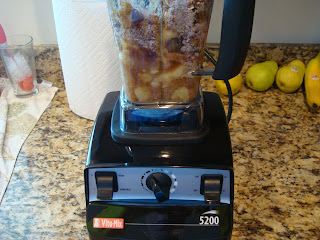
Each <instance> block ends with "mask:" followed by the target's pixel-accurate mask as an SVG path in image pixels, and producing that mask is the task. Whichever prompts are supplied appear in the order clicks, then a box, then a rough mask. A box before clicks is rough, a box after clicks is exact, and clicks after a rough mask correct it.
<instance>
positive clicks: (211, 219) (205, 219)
mask: <svg viewBox="0 0 320 240" xmlns="http://www.w3.org/2000/svg"><path fill="white" fill-rule="evenodd" d="M199 224H200V225H211V226H219V217H218V216H200V219H199Z"/></svg>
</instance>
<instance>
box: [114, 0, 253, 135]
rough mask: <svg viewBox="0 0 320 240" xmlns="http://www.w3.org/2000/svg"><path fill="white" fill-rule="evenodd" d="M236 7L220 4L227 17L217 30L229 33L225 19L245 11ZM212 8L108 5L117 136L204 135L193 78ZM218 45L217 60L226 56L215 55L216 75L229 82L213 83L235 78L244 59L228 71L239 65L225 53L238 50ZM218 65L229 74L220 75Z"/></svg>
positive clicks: (161, 1)
mask: <svg viewBox="0 0 320 240" xmlns="http://www.w3.org/2000/svg"><path fill="white" fill-rule="evenodd" d="M238 2H241V3H243V2H242V1H238ZM251 2H253V3H254V1H251ZM241 3H237V1H235V0H226V1H225V11H224V15H229V17H225V16H224V20H223V25H228V24H229V25H230V26H231V28H232V24H230V16H231V17H232V18H236V16H237V14H236V12H239V9H240V10H241V9H242V10H243V9H245V7H246V6H242V4H241ZM228 6H229V7H228ZM230 6H232V7H230ZM212 7H213V0H108V10H109V16H110V20H111V23H112V26H113V32H114V36H115V40H116V44H117V50H118V53H119V59H120V68H121V77H122V91H121V94H120V104H119V105H120V113H119V115H120V119H119V122H120V129H121V131H122V132H124V133H139V134H140V133H188V134H190V133H192V132H201V131H202V130H203V129H204V124H205V123H204V118H203V112H204V104H203V97H202V92H201V87H200V78H201V77H200V76H197V75H195V74H193V73H194V72H197V70H199V69H200V68H201V64H202V61H203V57H204V48H205V44H206V39H207V34H208V29H209V25H210V18H211V13H212ZM228 8H229V11H227V10H228ZM233 9H236V10H235V11H236V12H234V11H233ZM240 12H241V11H240ZM242 12H244V11H242ZM238 15H239V14H238ZM251 15H252V14H251ZM242 17H243V16H242ZM227 18H229V20H225V19H227ZM239 22H241V21H238V23H236V24H233V25H235V26H237V24H239ZM242 25H243V24H242ZM251 25H252V18H251ZM233 28H234V27H233ZM248 28H249V29H250V33H251V26H249V27H248ZM233 30H234V29H233ZM233 30H232V29H231V31H233ZM228 31H230V30H228ZM235 32H236V33H238V32H237V31H235ZM228 34H229V35H230V33H228ZM222 35H224V33H223V31H222ZM244 35H246V33H244ZM247 35H249V40H250V34H247ZM226 38H227V37H225V39H226ZM228 41H230V40H228ZM231 41H232V40H231ZM248 42H249V41H248ZM222 45H223V44H222V43H221V50H220V54H221V51H223V50H224V49H225V50H226V51H227V52H228V53H224V54H221V55H225V56H227V57H223V56H220V55H219V61H218V66H217V69H218V68H219V69H220V71H218V72H220V73H222V74H225V72H227V74H229V75H230V76H218V77H219V78H216V79H224V78H226V77H228V79H229V78H231V75H236V74H238V73H239V71H240V70H241V67H242V64H243V61H244V59H240V61H238V62H239V63H240V64H236V65H241V67H240V69H236V67H235V66H229V65H230V63H231V64H232V63H233V62H234V61H235V60H239V57H237V56H234V53H231V52H232V51H233V49H236V48H237V47H238V44H233V45H235V46H233V47H230V45H232V44H230V43H229V44H227V45H228V47H223V46H222ZM247 47H248V44H247V46H246V49H245V54H246V51H247ZM238 52H239V51H238ZM240 52H241V51H240ZM230 54H231V55H232V54H233V59H230V58H229V57H228V55H230ZM240 55H241V54H240ZM223 58H225V59H223ZM244 58H245V57H244ZM220 59H222V60H220ZM241 61H242V63H241ZM227 62H228V63H227ZM219 64H220V67H219ZM221 64H222V65H221ZM224 64H226V66H229V69H230V68H232V70H231V71H229V70H228V71H225V70H226V69H225V66H224ZM238 68H239V67H238ZM237 71H238V72H237ZM236 72H237V73H236ZM235 73H236V74H235ZM218 75H219V73H218Z"/></svg>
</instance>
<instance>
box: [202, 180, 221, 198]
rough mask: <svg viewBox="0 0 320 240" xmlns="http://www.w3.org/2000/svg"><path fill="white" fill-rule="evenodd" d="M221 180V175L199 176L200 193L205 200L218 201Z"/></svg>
mask: <svg viewBox="0 0 320 240" xmlns="http://www.w3.org/2000/svg"><path fill="white" fill-rule="evenodd" d="M222 181H223V176H222V175H202V176H201V185H200V194H202V195H204V199H205V201H206V202H208V203H220V197H221V191H222Z"/></svg>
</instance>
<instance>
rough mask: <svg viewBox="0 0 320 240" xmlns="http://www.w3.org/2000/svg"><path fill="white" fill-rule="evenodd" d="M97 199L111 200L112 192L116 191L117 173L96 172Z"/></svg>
mask: <svg viewBox="0 0 320 240" xmlns="http://www.w3.org/2000/svg"><path fill="white" fill-rule="evenodd" d="M95 177H96V183H97V199H100V200H112V195H113V192H117V191H118V182H117V174H116V173H115V172H96V174H95Z"/></svg>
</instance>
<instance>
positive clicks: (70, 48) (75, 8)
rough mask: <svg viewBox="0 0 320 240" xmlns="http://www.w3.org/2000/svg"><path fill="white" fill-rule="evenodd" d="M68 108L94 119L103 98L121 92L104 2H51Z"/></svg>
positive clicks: (115, 55) (97, 0)
mask: <svg viewBox="0 0 320 240" xmlns="http://www.w3.org/2000/svg"><path fill="white" fill-rule="evenodd" d="M52 5H53V13H54V19H55V25H56V32H57V39H58V45H59V52H60V58H61V65H62V71H63V77H64V82H65V86H66V91H67V97H68V102H69V107H70V109H71V110H72V111H73V112H74V113H75V114H77V115H79V116H81V117H84V118H88V119H91V120H94V119H95V117H96V115H97V112H98V110H99V107H100V105H101V103H102V101H103V98H104V97H105V95H106V94H107V93H108V92H110V91H115V90H120V88H121V78H120V66H119V58H118V53H117V50H116V44H115V40H114V37H113V32H112V27H111V23H110V19H109V15H108V9H107V2H106V0H91V1H90V0H89V1H88V0H86V1H84V0H82V1H81V0H52Z"/></svg>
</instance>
